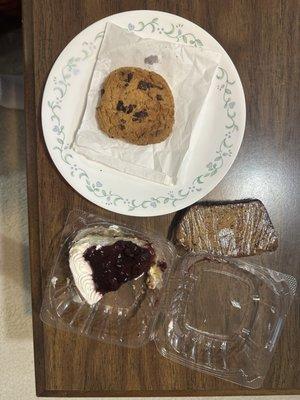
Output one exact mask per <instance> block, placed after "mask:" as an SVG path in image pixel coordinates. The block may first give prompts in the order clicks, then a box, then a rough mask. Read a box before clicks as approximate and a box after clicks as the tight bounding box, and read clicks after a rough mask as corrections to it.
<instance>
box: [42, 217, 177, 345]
mask: <svg viewBox="0 0 300 400" xmlns="http://www.w3.org/2000/svg"><path fill="white" fill-rule="evenodd" d="M95 235H100V236H101V235H102V236H103V237H104V236H105V237H108V236H111V237H112V238H113V237H114V236H117V237H118V238H119V237H123V238H124V237H125V238H128V240H130V239H132V240H135V239H136V238H139V239H140V240H145V241H147V242H149V243H151V245H152V247H153V249H154V250H155V253H156V255H157V257H158V259H159V260H160V261H161V262H165V263H166V268H164V271H163V272H162V282H160V285H158V286H157V287H156V288H154V289H151V288H149V286H151V285H149V278H151V279H152V278H156V275H155V274H154V275H153V274H152V275H151V277H150V276H149V277H148V278H147V277H146V276H145V274H141V275H140V276H138V277H135V279H132V280H129V281H128V282H124V283H123V284H122V285H121V286H120V287H118V290H115V291H109V292H108V293H105V294H104V295H103V296H102V295H100V296H99V298H98V300H99V301H95V303H94V304H89V302H88V301H87V299H88V300H90V301H91V302H93V299H94V297H93V296H95V295H96V293H92V295H91V293H90V287H89V286H88V284H89V282H88V280H87V276H86V275H85V276H83V277H81V278H82V279H79V280H78V279H77V280H76V281H77V282H76V283H77V284H75V282H74V275H73V274H72V272H71V269H70V265H69V253H70V249H71V248H72V246H73V245H74V243H76V242H78V241H80V239H82V238H86V237H95ZM61 241H62V245H61V248H60V251H59V254H58V257H57V260H56V263H55V266H54V268H53V270H52V271H51V276H50V279H49V282H48V285H47V287H46V289H45V294H44V300H43V305H42V310H41V319H42V320H43V321H44V322H45V323H47V324H50V325H54V326H56V327H57V328H60V329H66V330H71V331H74V332H76V333H77V334H80V335H84V336H88V337H90V338H93V339H97V340H100V341H105V342H108V343H115V344H119V345H124V346H127V347H139V346H142V345H143V344H145V343H146V342H148V341H149V340H150V338H151V337H152V335H153V329H154V326H155V321H156V318H157V315H158V311H159V306H160V301H161V297H162V293H163V290H162V289H163V287H164V285H165V284H166V282H167V280H168V275H169V270H170V266H171V265H172V264H173V258H174V255H175V252H174V248H173V246H172V244H171V243H169V242H168V241H167V240H165V239H163V238H162V237H160V236H158V235H154V234H153V235H151V234H150V235H146V234H145V233H143V232H140V231H136V230H133V229H130V228H128V227H126V226H124V225H116V224H114V223H112V222H110V221H107V220H103V219H101V218H98V217H96V216H94V215H92V214H88V213H85V212H82V211H76V210H75V211H72V212H71V213H70V214H69V216H68V219H67V222H66V225H65V228H64V230H63V234H62V239H61ZM73 248H74V247H73ZM77 270H78V268H77ZM79 278H80V277H79ZM82 281H83V283H82ZM151 282H152V280H151ZM151 282H150V283H151ZM155 286H156V285H155ZM79 288H80V289H81V290H79ZM83 289H85V292H84V290H83ZM82 294H85V296H86V297H87V298H84V296H83V295H82ZM96 300H97V299H96Z"/></svg>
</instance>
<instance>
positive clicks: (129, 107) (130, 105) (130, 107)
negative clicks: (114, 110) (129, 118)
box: [126, 104, 135, 114]
mask: <svg viewBox="0 0 300 400" xmlns="http://www.w3.org/2000/svg"><path fill="white" fill-rule="evenodd" d="M134 108H135V105H133V104H129V106H128V107H127V111H126V113H127V114H131V113H132V111H133V109H134Z"/></svg>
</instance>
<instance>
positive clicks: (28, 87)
mask: <svg viewBox="0 0 300 400" xmlns="http://www.w3.org/2000/svg"><path fill="white" fill-rule="evenodd" d="M22 24H23V26H22V30H23V57H24V61H23V63H24V99H25V101H24V111H25V126H26V174H27V198H28V201H27V203H28V234H29V258H30V278H31V304H32V328H33V348H34V369H35V385H36V393H37V394H38V393H42V392H44V391H45V390H46V385H45V354H44V337H43V326H42V323H41V321H40V317H39V313H40V308H41V299H42V293H41V292H42V274H41V269H40V246H39V244H40V239H39V238H40V232H39V215H40V213H39V199H38V176H37V130H36V123H35V120H36V102H35V80H34V51H33V44H34V42H33V32H34V28H33V2H32V0H22ZM28 99H30V101H28ZM37 293H40V295H39V296H37V295H36V294H37Z"/></svg>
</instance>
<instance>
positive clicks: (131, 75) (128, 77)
mask: <svg viewBox="0 0 300 400" xmlns="http://www.w3.org/2000/svg"><path fill="white" fill-rule="evenodd" d="M132 78H133V72H129V74H127V80H126V82H128V83H129V82H130V81H131V79H132Z"/></svg>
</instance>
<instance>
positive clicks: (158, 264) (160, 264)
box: [157, 260, 167, 271]
mask: <svg viewBox="0 0 300 400" xmlns="http://www.w3.org/2000/svg"><path fill="white" fill-rule="evenodd" d="M157 266H158V267H159V268H160V269H161V270H162V271H165V270H166V269H167V263H166V262H165V261H160V260H159V261H158V262H157Z"/></svg>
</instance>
